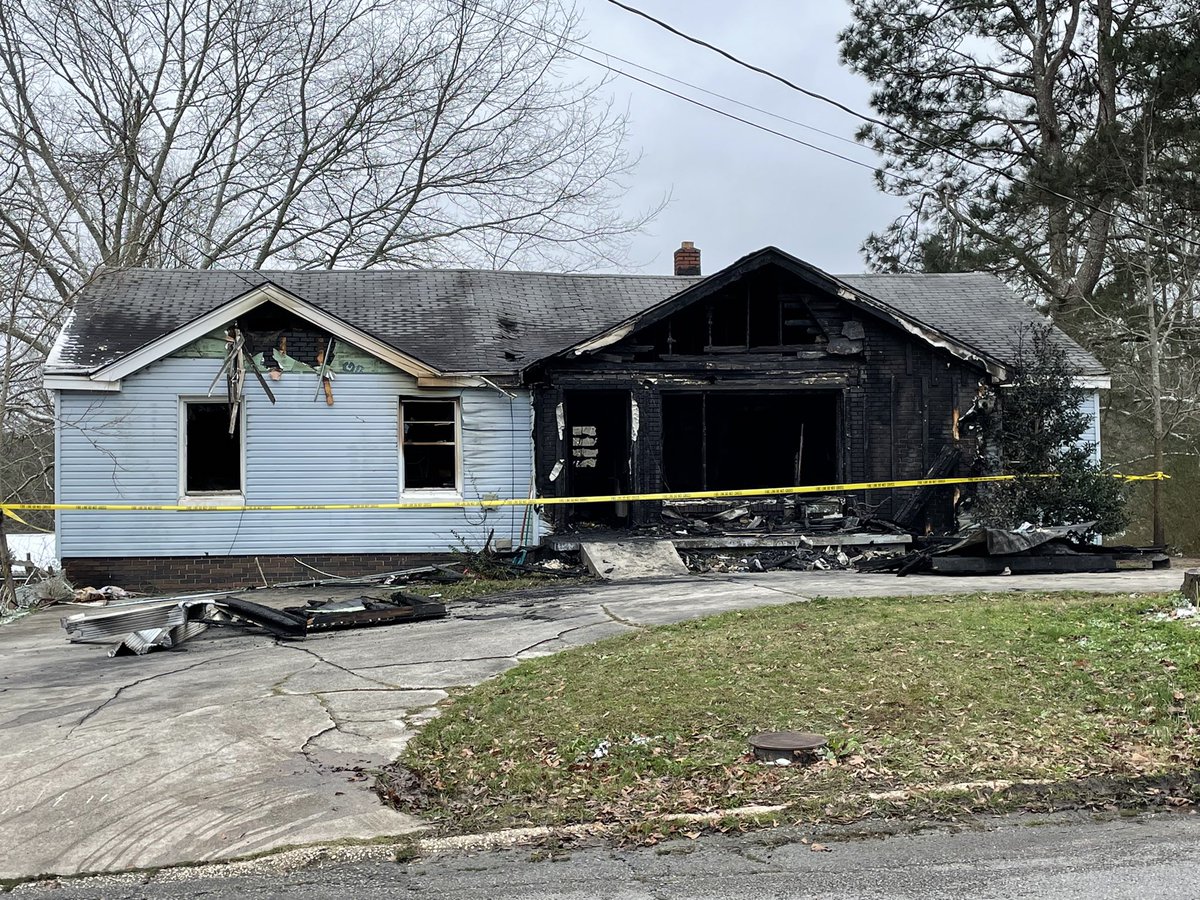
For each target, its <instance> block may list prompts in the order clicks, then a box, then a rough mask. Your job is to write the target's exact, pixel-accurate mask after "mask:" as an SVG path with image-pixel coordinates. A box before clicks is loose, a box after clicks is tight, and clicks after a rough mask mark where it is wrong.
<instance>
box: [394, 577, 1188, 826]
mask: <svg viewBox="0 0 1200 900" xmlns="http://www.w3.org/2000/svg"><path fill="white" fill-rule="evenodd" d="M1172 605H1173V604H1172V599H1171V598H1170V597H1167V596H1158V597H1152V596H1145V595H1142V596H1129V595H1125V596H1091V595H1082V594H1074V595H1071V594H1045V595H1037V594H996V595H974V596H957V597H943V596H935V597H920V598H912V599H910V598H904V599H870V600H861V599H826V600H817V601H814V602H811V603H799V604H794V605H791V606H783V607H772V608H764V609H760V610H755V611H751V612H742V613H729V614H725V615H720V616H715V617H712V618H707V619H701V620H697V621H694V622H688V623H685V624H681V625H673V626H667V627H662V628H652V629H646V630H643V631H638V632H636V633H634V634H630V635H626V636H623V637H620V638H616V639H613V640H608V641H604V642H601V643H598V644H594V645H592V646H589V647H584V648H580V649H577V650H571V651H568V652H565V653H561V654H558V655H556V656H552V657H547V658H544V659H538V660H533V661H530V662H525V663H522V664H521V665H519V666H517V667H516V668H514V669H512V670H510V671H509V672H508V673H506V674H504V675H502V676H500V677H499V678H496V679H494V680H491V681H488V682H486V683H484V684H482V685H480V686H478V687H476V688H473V689H470V690H466V691H464V692H462V693H460V694H458V695H456V696H454V697H453V698H452V699H451V700H450V701H448V702H447V704H446V706H445V709H444V710H443V713H442V715H441V716H440V717H439V718H437V719H435V720H433V721H432V722H431V723H430V724H429V725H428V726H426V728H425V730H424V731H423V732H421V733H420V734H419V735H418V736H417V737H416V738H415V739H414V740H413V742H412V743H411V744H410V745H409V747H408V749H407V751H406V754H405V756H404V758H403V759H402V760H400V761H399V763H398V764H397V765H396V766H395V767H393V768H392V769H390V770H389V771H388V772H385V773H384V775H383V776H381V779H380V788H381V791H382V792H383V793H384V794H385V796H388V797H389V798H390V799H391V800H392V801H393V802H395V803H397V804H398V805H400V806H402V807H405V808H408V809H410V810H415V811H418V812H419V813H420V814H421V815H424V816H426V817H432V818H434V819H435V820H438V821H440V822H441V823H442V824H443V825H444V827H446V828H447V829H448V830H461V831H472V830H479V829H486V828H494V827H501V826H513V825H533V824H558V823H569V822H593V821H600V822H609V823H618V824H620V823H625V824H630V825H632V824H633V823H637V822H641V821H644V820H646V819H653V818H654V817H656V816H661V815H667V814H673V813H688V812H706V811H720V810H728V809H731V808H736V807H741V806H746V805H751V804H771V805H778V804H786V805H787V806H788V809H787V810H786V811H785V812H783V813H780V814H776V818H777V819H784V820H790V821H806V822H812V821H848V820H853V819H855V818H858V817H863V816H877V815H897V814H899V815H914V814H915V815H926V814H929V815H944V814H955V813H958V812H963V811H969V810H977V809H985V808H999V807H1003V806H1005V805H1006V804H1007V805H1013V804H1015V805H1027V804H1029V803H1031V802H1032V803H1034V804H1035V805H1036V804H1046V803H1059V802H1071V801H1075V802H1106V801H1108V800H1112V799H1115V800H1116V801H1117V802H1125V801H1128V800H1135V801H1136V800H1138V799H1142V800H1144V799H1147V798H1155V797H1156V798H1159V799H1166V800H1169V801H1171V802H1174V803H1178V804H1183V803H1187V802H1188V797H1187V795H1189V794H1190V792H1191V790H1192V788H1191V780H1190V777H1189V776H1190V773H1191V772H1192V771H1193V770H1194V769H1195V768H1196V763H1197V759H1198V756H1200V736H1198V732H1197V720H1198V719H1200V705H1198V704H1197V700H1198V699H1200V628H1197V627H1192V626H1191V625H1190V622H1191V621H1194V620H1184V621H1155V620H1154V618H1153V617H1152V615H1149V613H1152V612H1153V611H1154V610H1157V609H1169V608H1171V607H1172ZM776 729H796V730H805V731H818V732H822V733H824V734H827V735H828V736H829V737H830V739H831V748H832V751H833V752H832V753H831V754H830V755H829V757H828V758H827V759H824V760H822V761H819V762H817V763H815V764H812V765H808V766H791V767H776V766H770V765H766V764H762V763H758V762H756V761H755V760H754V759H753V757H752V756H751V755H750V754H749V753H748V752H747V745H746V738H747V736H749V735H750V734H752V733H754V732H757V731H763V730H776ZM605 751H606V752H605ZM1007 782H1014V783H1015V784H1013V785H1011V786H1010V785H1009V784H1007Z"/></svg>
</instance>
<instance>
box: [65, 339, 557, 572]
mask: <svg viewBox="0 0 1200 900" xmlns="http://www.w3.org/2000/svg"><path fill="white" fill-rule="evenodd" d="M219 367H220V360H216V359H180V358H168V359H164V360H161V361H159V362H157V363H154V364H153V365H151V366H149V367H147V368H146V369H145V370H143V371H141V372H139V373H137V374H136V375H133V376H130V377H128V378H126V379H125V382H124V384H123V386H122V389H121V391H120V392H119V393H110V394H100V393H83V392H77V391H63V392H61V396H60V398H59V411H60V417H59V434H58V445H59V447H58V449H59V453H58V469H57V472H56V479H57V482H58V499H59V502H61V503H114V502H115V503H147V504H174V503H178V502H179V465H180V461H179V427H180V424H179V398H180V397H203V396H204V395H205V393H206V392H207V391H208V386H209V383H210V382H211V381H212V378H213V376H214V375H215V374H216V372H217V369H218V368H219ZM271 388H272V390H273V391H274V392H275V395H276V398H277V400H278V403H277V404H276V405H275V406H272V405H271V403H270V401H269V400H268V399H267V398H266V396H265V395H264V394H263V392H262V389H261V388H260V387H259V385H258V384H257V383H256V382H254V381H253V380H251V381H250V382H249V383H248V384H247V385H246V404H247V406H246V437H245V441H246V472H245V482H246V502H247V503H249V504H289V503H345V502H349V503H390V502H396V501H397V500H399V499H403V498H401V497H400V496H399V488H400V452H399V446H398V440H397V439H398V434H397V431H398V422H399V398H400V397H401V396H410V397H412V396H420V397H421V398H430V399H433V398H439V397H444V398H458V399H459V401H460V403H461V410H462V449H461V452H462V466H463V486H464V489H463V497H464V499H465V501H466V502H468V503H469V502H470V501H471V500H472V499H479V498H481V497H486V496H495V497H525V496H527V495H528V493H529V488H530V476H531V472H532V467H533V459H532V454H533V441H532V438H531V430H532V412H531V407H530V401H529V395H528V393H527V392H524V391H516V392H514V393H516V394H517V397H516V399H515V400H510V399H509V398H508V397H506V396H504V395H503V394H501V393H499V392H498V391H495V390H492V389H490V388H469V389H443V390H419V389H418V388H417V387H416V382H415V381H414V379H413V378H411V377H410V376H408V375H406V374H404V373H402V372H399V371H395V372H391V373H389V374H357V375H350V374H339V375H338V376H337V378H336V379H335V381H334V383H333V392H334V398H335V404H334V405H333V406H332V407H330V406H326V405H325V400H324V396H322V397H321V398H320V399H319V400H317V401H314V400H313V394H314V392H315V391H316V388H317V382H316V377H315V375H313V374H301V373H291V374H286V375H284V377H283V379H282V380H281V381H279V382H271ZM223 390H224V384H223V383H222V384H221V385H219V386H218V392H219V393H218V396H217V398H216V399H220V397H221V396H223ZM525 510H526V508H525V507H514V508H493V509H486V510H485V509H481V508H480V507H478V506H476V507H473V508H472V507H470V506H467V507H466V508H462V509H449V510H442V509H437V510H362V511H346V512H333V511H296V512H245V513H242V512H116V511H107V512H106V511H96V512H84V511H63V512H60V513H59V514H58V532H59V554H60V556H63V557H68V558H69V557H83V556H185V555H186V556H198V555H204V554H209V555H213V556H226V555H246V554H305V553H309V554H311V553H442V552H445V551H447V550H448V549H451V548H455V549H458V548H461V542H460V540H459V536H461V537H462V538H463V539H465V540H466V541H467V542H468V543H469V544H470V545H471V546H472V547H475V548H478V547H479V546H481V545H482V544H483V541H484V540H485V539H486V537H487V534H488V532H489V531H490V530H492V529H495V532H496V536H497V537H498V538H511V539H512V540H513V542H514V544H515V543H516V542H517V540H518V539H519V537H520V533H521V523H522V520H523V517H524V514H525ZM530 521H531V525H530V528H531V529H533V530H534V533H533V534H529V533H527V534H526V542H527V543H533V542H535V541H536V540H537V537H538V535H537V534H536V530H537V528H538V519H537V517H536V516H531V518H530Z"/></svg>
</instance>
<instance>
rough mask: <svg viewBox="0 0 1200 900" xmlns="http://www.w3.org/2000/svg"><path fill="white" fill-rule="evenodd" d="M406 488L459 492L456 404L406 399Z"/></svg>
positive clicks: (403, 440) (402, 418)
mask: <svg viewBox="0 0 1200 900" xmlns="http://www.w3.org/2000/svg"><path fill="white" fill-rule="evenodd" d="M400 421H401V429H402V435H401V452H402V453H403V455H404V489H405V490H420V489H435V490H456V489H457V488H458V437H457V432H458V428H457V418H456V413H455V401H453V400H402V401H401V402H400Z"/></svg>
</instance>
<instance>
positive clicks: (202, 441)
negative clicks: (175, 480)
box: [184, 403, 242, 494]
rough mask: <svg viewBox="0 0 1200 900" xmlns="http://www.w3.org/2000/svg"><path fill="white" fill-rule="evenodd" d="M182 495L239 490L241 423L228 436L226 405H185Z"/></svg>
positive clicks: (240, 485) (240, 478) (235, 425)
mask: <svg viewBox="0 0 1200 900" xmlns="http://www.w3.org/2000/svg"><path fill="white" fill-rule="evenodd" d="M184 406H185V414H184V424H185V428H186V434H185V444H184V447H185V449H184V493H186V494H216V493H237V492H240V491H241V489H242V422H241V418H240V417H238V418H237V419H236V420H235V422H234V428H233V434H230V433H229V404H228V403H185V404H184Z"/></svg>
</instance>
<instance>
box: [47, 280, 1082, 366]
mask: <svg viewBox="0 0 1200 900" xmlns="http://www.w3.org/2000/svg"><path fill="white" fill-rule="evenodd" d="M835 277H838V278H839V279H840V280H842V281H844V282H845V283H846V284H848V285H850V286H851V287H853V288H854V289H856V290H859V291H862V292H864V293H866V294H869V295H870V296H872V297H874V298H875V299H877V300H879V301H881V302H882V303H883V304H884V305H886V306H890V307H892V308H893V309H894V310H896V311H898V312H900V313H901V314H903V315H905V316H908V317H910V318H912V319H916V320H917V321H919V322H921V323H922V324H924V325H927V326H930V327H932V328H934V329H936V330H938V331H941V332H942V333H944V334H945V335H947V336H949V337H951V338H953V339H955V340H957V341H959V342H961V343H964V344H966V345H967V346H970V347H973V348H975V349H976V350H979V351H982V352H983V353H985V354H987V355H989V356H992V357H994V358H996V359H998V360H1000V361H1005V360H1007V359H1011V356H1012V350H1013V346H1014V338H1015V334H1016V329H1017V328H1019V326H1021V325H1023V324H1028V323H1031V322H1037V321H1045V320H1044V319H1042V317H1041V316H1040V315H1039V314H1038V313H1037V312H1036V311H1035V310H1033V309H1032V307H1030V306H1029V305H1027V304H1026V303H1024V302H1023V301H1021V300H1020V299H1019V298H1018V297H1016V296H1015V295H1014V294H1013V293H1012V292H1011V291H1009V290H1008V288H1007V287H1005V286H1004V284H1003V283H1002V282H1000V281H999V280H998V279H996V278H994V277H992V276H990V275H985V274H962V275H843V276H835ZM702 280H703V279H701V278H690V277H676V276H663V275H564V274H548V273H536V272H496V271H489V270H411V271H333V272H329V271H302V272H297V271H286V272H285V271H274V272H273V271H244V272H234V271H228V270H203V271H201V270H186V269H179V270H169V269H125V270H119V271H113V272H109V273H105V274H102V275H100V276H99V277H97V278H96V279H95V280H94V281H93V282H92V284H91V285H89V286H88V287H87V288H86V289H85V290H84V291H83V292H82V294H81V296H80V297H79V298H78V301H77V304H76V309H75V314H74V315H73V317H72V318H71V320H70V321H69V322H68V323H67V325H66V328H65V329H64V333H63V334H62V335H61V336H60V339H59V341H58V342H57V343H56V345H55V349H54V352H53V353H52V354H51V358H50V360H49V362H48V366H47V368H48V369H49V370H50V371H95V370H96V369H98V368H100V367H102V366H104V365H108V364H109V363H112V362H115V361H117V360H118V359H120V358H122V357H123V356H126V355H127V354H129V353H131V352H133V351H135V350H137V349H138V348H140V347H142V346H144V345H145V344H147V343H150V342H151V341H153V340H155V339H157V338H160V337H162V336H163V335H165V334H168V333H170V332H172V331H174V330H176V329H178V328H180V327H182V326H184V325H186V324H187V323H188V322H191V321H192V320H194V319H196V318H198V317H200V316H202V315H204V314H205V313H207V312H209V311H211V310H212V309H214V308H216V307H218V306H221V305H223V304H225V303H228V302H229V301H230V300H233V299H235V298H236V297H238V296H240V295H242V294H245V293H246V292H247V291H249V290H251V289H252V288H254V287H257V286H259V285H262V284H265V283H267V282H270V283H273V284H275V285H277V286H279V287H281V288H283V289H284V290H286V291H288V292H290V293H292V294H294V295H296V296H297V297H300V298H301V299H303V300H305V301H307V302H308V303H310V304H312V305H314V306H317V307H319V308H320V309H322V310H324V311H325V312H326V313H328V314H330V315H333V316H336V317H338V318H340V319H342V320H343V321H345V322H347V323H349V324H350V325H352V326H354V327H356V328H358V329H360V330H362V331H365V332H367V333H369V334H371V335H372V336H374V337H375V338H377V339H378V340H381V341H383V342H385V343H387V344H389V345H391V346H392V347H394V348H395V349H397V350H399V351H401V352H403V353H406V354H408V355H409V356H413V357H416V358H417V359H419V360H421V361H422V362H424V363H426V364H428V365H430V366H432V367H433V368H435V369H437V370H438V371H441V372H444V373H447V374H455V373H485V374H512V373H516V372H519V371H520V370H522V369H524V368H525V367H526V366H528V365H530V364H531V363H533V362H535V361H537V360H538V359H543V358H545V357H548V356H551V355H553V354H555V353H558V352H561V351H563V350H565V349H567V348H569V347H571V346H573V345H575V344H577V343H579V342H581V341H584V340H587V339H588V338H590V337H592V336H594V335H596V334H598V333H600V332H603V331H605V330H607V329H609V328H612V327H613V326H615V325H617V324H620V323H621V322H623V321H625V320H627V319H629V318H631V317H634V316H637V315H638V314H640V313H642V312H645V311H646V310H648V309H650V308H652V307H654V306H656V305H658V304H659V303H661V302H662V301H664V300H666V299H668V298H670V297H671V296H673V295H675V294H677V293H679V292H680V291H682V290H684V289H686V288H688V287H690V286H692V285H694V284H696V283H698V282H700V281H702ZM1061 338H1062V340H1063V341H1064V342H1065V346H1067V349H1068V352H1069V354H1070V356H1071V358H1072V359H1073V360H1074V361H1075V363H1076V365H1077V366H1078V367H1079V370H1080V373H1081V374H1089V375H1091V374H1095V375H1099V374H1103V373H1104V371H1105V370H1104V367H1103V366H1102V365H1101V364H1100V363H1099V362H1097V361H1096V360H1095V358H1093V357H1092V356H1091V355H1090V354H1088V353H1087V352H1086V351H1085V350H1083V349H1082V348H1081V347H1079V346H1078V345H1077V344H1075V343H1074V342H1073V341H1071V340H1070V338H1068V337H1067V336H1066V335H1061Z"/></svg>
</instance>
